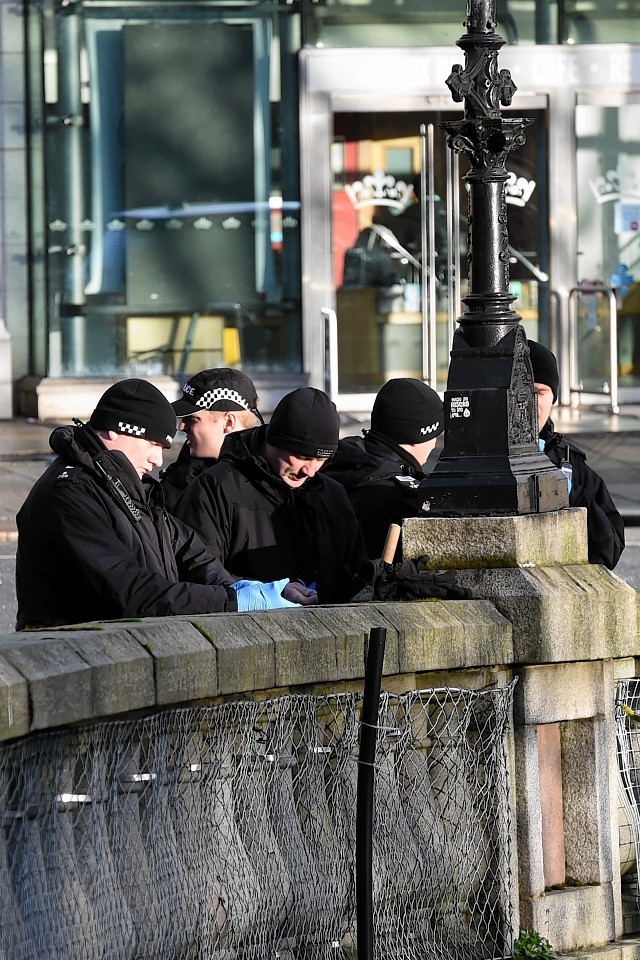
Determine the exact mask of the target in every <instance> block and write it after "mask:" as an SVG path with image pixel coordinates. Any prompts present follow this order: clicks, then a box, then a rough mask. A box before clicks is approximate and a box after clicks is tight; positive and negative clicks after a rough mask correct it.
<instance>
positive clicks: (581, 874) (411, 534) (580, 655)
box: [402, 508, 638, 951]
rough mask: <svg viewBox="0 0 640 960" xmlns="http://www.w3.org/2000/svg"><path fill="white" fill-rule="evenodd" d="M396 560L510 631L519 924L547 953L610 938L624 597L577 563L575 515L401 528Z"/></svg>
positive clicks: (630, 644) (627, 640)
mask: <svg viewBox="0 0 640 960" xmlns="http://www.w3.org/2000/svg"><path fill="white" fill-rule="evenodd" d="M402 546H403V556H404V558H405V559H408V558H410V557H417V556H422V555H425V554H426V555H428V557H429V567H430V569H432V570H439V569H455V570H457V571H458V577H457V578H458V581H459V582H460V583H461V584H462V585H463V586H466V587H468V588H469V589H470V590H471V591H472V594H473V596H474V597H475V598H483V599H488V600H491V601H492V602H493V603H494V605H495V606H496V608H497V609H498V610H499V612H500V613H501V614H502V615H503V616H504V617H506V619H507V620H509V621H510V623H511V625H512V629H513V647H514V665H513V669H514V673H515V674H517V676H518V678H519V683H518V685H517V687H516V691H515V701H514V726H515V778H516V783H515V793H516V807H517V835H518V838H517V855H518V884H519V905H520V920H521V927H522V928H533V929H535V930H537V931H538V932H539V933H541V934H543V935H544V936H545V937H547V938H548V939H549V940H550V942H551V944H552V945H553V946H554V947H555V949H556V950H558V951H569V950H577V949H581V948H583V947H585V946H593V945H597V944H605V943H608V942H609V941H611V940H614V939H616V938H617V937H619V936H621V934H622V901H621V890H620V850H619V843H620V841H619V835H618V771H617V753H616V731H615V722H614V696H615V678H616V677H617V676H620V675H621V674H620V672H619V671H620V669H627V670H629V671H630V672H631V675H632V674H633V660H625V661H624V662H625V664H626V666H624V667H620V666H619V664H620V663H621V661H623V658H632V657H634V656H636V655H637V653H638V631H637V622H636V618H637V610H636V593H635V591H634V590H633V589H632V588H631V587H630V586H629V585H628V584H626V583H624V581H622V580H620V578H618V577H617V576H616V575H615V574H614V573H611V572H610V571H609V570H606V569H605V568H604V567H599V566H595V565H592V564H589V563H588V562H587V536H586V511H585V510H582V509H575V508H571V509H567V510H559V511H554V512H550V513H546V514H536V515H526V516H511V517H462V518H432V519H424V520H423V519H410V520H405V522H404V524H403V528H402Z"/></svg>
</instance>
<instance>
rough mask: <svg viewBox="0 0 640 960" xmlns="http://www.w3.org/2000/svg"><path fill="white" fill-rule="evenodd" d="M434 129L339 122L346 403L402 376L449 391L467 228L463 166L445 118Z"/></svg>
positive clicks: (336, 268)
mask: <svg viewBox="0 0 640 960" xmlns="http://www.w3.org/2000/svg"><path fill="white" fill-rule="evenodd" d="M426 119H427V122H425V115H424V114H415V113H401V114H398V113H391V112H383V111H375V112H366V113H362V112H359V113H348V112H345V113H335V114H334V118H333V143H332V177H333V192H332V257H333V277H334V288H335V303H336V315H337V349H338V388H339V392H340V394H342V395H357V394H370V393H375V392H376V391H377V390H378V388H379V387H380V386H381V384H382V383H384V382H385V381H386V380H388V379H390V378H392V377H399V376H408V377H417V378H419V379H424V380H426V381H427V382H429V383H430V384H431V385H432V386H434V387H436V388H437V389H441V390H443V389H444V386H445V383H446V374H447V367H448V358H449V347H450V343H451V338H452V335H453V326H454V323H455V317H456V316H457V314H458V312H459V299H460V289H459V282H460V269H459V263H460V252H461V251H460V247H461V245H462V246H464V238H465V236H466V228H465V225H464V223H463V221H461V219H460V199H461V189H462V188H461V185H460V181H459V176H458V173H457V156H454V155H452V154H451V152H450V151H449V150H447V148H446V144H445V134H444V131H443V130H442V129H441V128H440V127H439V126H438V123H437V120H438V117H436V116H431V115H428V116H427V117H426ZM454 184H455V187H454ZM463 252H464V251H463Z"/></svg>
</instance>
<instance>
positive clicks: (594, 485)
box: [540, 420, 624, 570]
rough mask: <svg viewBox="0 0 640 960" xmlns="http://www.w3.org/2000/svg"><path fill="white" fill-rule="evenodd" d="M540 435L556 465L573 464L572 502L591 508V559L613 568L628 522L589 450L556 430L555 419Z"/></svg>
mask: <svg viewBox="0 0 640 960" xmlns="http://www.w3.org/2000/svg"><path fill="white" fill-rule="evenodd" d="M540 439H541V440H544V452H545V453H546V455H547V456H548V457H549V459H550V460H551V461H552V462H553V463H555V465H556V466H560V464H561V463H562V462H563V461H568V462H569V463H570V464H571V469H572V476H571V492H570V494H569V504H570V505H571V506H572V507H586V508H587V539H588V548H589V563H601V564H603V566H605V567H608V568H609V569H610V570H613V568H614V567H615V565H616V564H617V562H618V560H619V559H620V554H621V553H622V551H623V550H624V523H623V521H622V517H621V516H620V514H619V513H618V511H617V510H616V507H615V504H614V502H613V500H612V499H611V495H610V493H609V491H608V490H607V487H606V484H605V482H604V480H603V479H602V477H600V476H599V475H598V474H597V473H596V472H595V471H594V470H592V469H591V467H589V466H587V457H586V454H585V453H584V452H583V451H582V450H581V449H580V447H577V446H576V445H575V444H574V443H572V441H571V440H568V439H567V438H566V437H564V436H563V435H562V434H560V433H556V432H555V430H554V427H553V422H552V421H551V420H548V421H547V422H546V424H545V425H544V427H543V428H542V430H541V431H540Z"/></svg>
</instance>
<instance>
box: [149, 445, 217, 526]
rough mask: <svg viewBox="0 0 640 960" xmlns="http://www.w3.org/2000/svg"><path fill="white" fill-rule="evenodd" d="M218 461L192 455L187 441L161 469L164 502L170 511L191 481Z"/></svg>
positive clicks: (213, 458) (212, 458)
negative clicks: (170, 461)
mask: <svg viewBox="0 0 640 960" xmlns="http://www.w3.org/2000/svg"><path fill="white" fill-rule="evenodd" d="M217 462H218V461H217V460H216V458H215V457H192V456H191V453H190V451H189V444H188V443H187V442H186V441H185V442H184V443H183V444H182V447H181V448H180V453H179V454H178V456H177V457H176V459H175V460H174V462H173V463H170V464H169V465H168V466H167V467H165V468H164V469H163V470H161V471H160V483H161V484H162V489H163V491H164V502H165V504H166V507H167V510H168V511H169V513H173V509H174V507H175V505H176V503H177V502H178V500H179V499H180V497H181V496H182V494H183V493H184V491H185V489H186V488H187V487H188V486H189V484H190V483H193V481H194V480H197V478H198V477H199V476H200V474H201V473H202V471H203V470H206V469H207V467H212V466H213V465H214V464H215V463H217Z"/></svg>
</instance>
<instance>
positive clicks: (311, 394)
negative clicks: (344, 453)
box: [266, 387, 340, 459]
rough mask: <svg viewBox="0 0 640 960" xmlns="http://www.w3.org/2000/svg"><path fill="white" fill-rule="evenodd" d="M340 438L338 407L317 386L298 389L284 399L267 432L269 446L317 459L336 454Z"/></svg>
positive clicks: (276, 409)
mask: <svg viewBox="0 0 640 960" xmlns="http://www.w3.org/2000/svg"><path fill="white" fill-rule="evenodd" d="M339 437H340V417H339V416H338V411H337V409H336V406H335V404H334V403H333V402H332V401H331V400H330V399H329V397H328V396H327V395H326V393H323V392H322V390H316V389H315V387H299V388H298V389H297V390H293V391H292V392H291V393H288V394H287V395H286V396H285V397H283V398H282V400H281V401H280V403H279V404H278V406H277V407H276V408H275V410H274V411H273V416H272V417H271V421H270V423H269V424H268V425H267V432H266V439H267V443H270V444H271V445H272V446H274V447H279V448H280V449H281V450H286V451H287V452H288V453H294V454H297V455H298V456H300V457H313V458H314V459H316V458H324V457H330V456H331V454H332V453H335V451H336V449H337V447H338V439H339Z"/></svg>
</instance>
